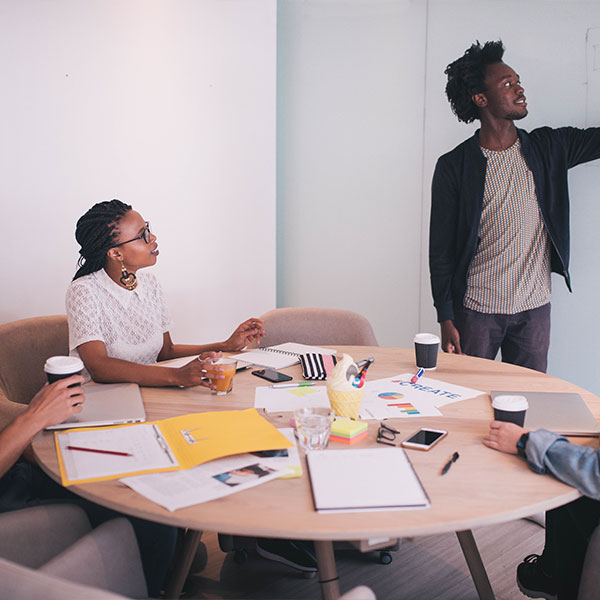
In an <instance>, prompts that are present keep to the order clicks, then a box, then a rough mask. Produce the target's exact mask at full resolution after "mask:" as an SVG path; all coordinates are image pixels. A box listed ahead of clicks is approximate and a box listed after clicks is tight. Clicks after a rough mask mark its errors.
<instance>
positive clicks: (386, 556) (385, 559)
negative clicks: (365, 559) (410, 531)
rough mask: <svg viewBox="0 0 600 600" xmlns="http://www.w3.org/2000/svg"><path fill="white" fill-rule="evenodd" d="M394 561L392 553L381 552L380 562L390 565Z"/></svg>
mask: <svg viewBox="0 0 600 600" xmlns="http://www.w3.org/2000/svg"><path fill="white" fill-rule="evenodd" d="M391 562H392V555H391V554H390V553H389V552H387V551H382V552H380V553H379V563H380V564H382V565H389V564H390V563H391Z"/></svg>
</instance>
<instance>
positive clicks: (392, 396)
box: [377, 392, 404, 400]
mask: <svg viewBox="0 0 600 600" xmlns="http://www.w3.org/2000/svg"><path fill="white" fill-rule="evenodd" d="M377 396H378V397H379V398H383V399H384V400H400V398H404V394H401V393H400V392H382V393H381V394H377Z"/></svg>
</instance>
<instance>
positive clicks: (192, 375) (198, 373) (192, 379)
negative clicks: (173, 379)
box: [177, 352, 224, 390]
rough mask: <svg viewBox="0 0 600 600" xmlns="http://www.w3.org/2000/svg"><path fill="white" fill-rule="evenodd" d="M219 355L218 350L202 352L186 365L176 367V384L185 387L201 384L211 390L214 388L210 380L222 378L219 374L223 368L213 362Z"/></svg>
mask: <svg viewBox="0 0 600 600" xmlns="http://www.w3.org/2000/svg"><path fill="white" fill-rule="evenodd" d="M221 356H222V355H221V353H220V352H202V354H200V356H198V357H197V358H195V359H194V360H192V361H190V362H189V363H188V364H187V365H184V366H183V367H179V368H178V369H177V374H178V385H183V386H186V387H189V386H192V385H202V386H204V387H207V388H209V389H211V390H214V389H216V385H215V384H214V383H213V382H212V381H211V380H215V379H223V378H224V376H223V375H221V371H223V369H222V368H221V367H219V366H218V365H215V364H213V363H215V362H217V361H218V360H219V359H220V358H221ZM209 375H210V379H209Z"/></svg>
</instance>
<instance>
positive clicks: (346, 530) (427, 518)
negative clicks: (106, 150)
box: [33, 347, 600, 540]
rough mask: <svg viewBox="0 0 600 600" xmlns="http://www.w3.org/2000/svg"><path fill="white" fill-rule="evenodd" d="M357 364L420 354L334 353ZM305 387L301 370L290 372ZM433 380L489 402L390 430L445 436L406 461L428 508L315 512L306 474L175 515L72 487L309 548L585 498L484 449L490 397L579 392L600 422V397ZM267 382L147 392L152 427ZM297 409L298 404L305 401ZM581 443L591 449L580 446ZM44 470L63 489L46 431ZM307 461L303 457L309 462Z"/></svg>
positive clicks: (137, 509)
mask: <svg viewBox="0 0 600 600" xmlns="http://www.w3.org/2000/svg"><path fill="white" fill-rule="evenodd" d="M338 351H345V352H347V353H349V354H350V355H351V356H353V357H354V358H355V359H356V360H360V359H363V358H366V357H368V356H375V358H376V360H375V362H374V363H373V365H372V366H371V368H370V369H369V379H370V380H373V379H377V378H384V377H390V376H394V375H399V374H401V373H406V372H411V373H412V372H414V371H415V362H414V352H413V351H412V350H405V349H394V348H380V347H373V348H366V347H338ZM284 371H285V372H287V373H289V374H290V375H293V376H294V379H295V380H298V379H301V373H300V367H299V366H294V367H290V368H288V369H284ZM426 376H427V377H431V378H434V379H437V380H440V381H446V382H449V383H454V384H457V385H463V386H466V387H470V388H475V389H478V390H482V391H483V392H484V394H483V395H481V396H479V397H477V398H474V399H471V400H465V401H463V402H458V403H454V404H449V405H447V406H444V407H442V408H441V411H442V413H443V416H441V417H422V418H399V419H390V420H389V421H388V422H389V423H390V424H392V425H393V426H394V427H396V428H397V429H399V430H400V431H401V435H400V436H398V437H399V439H405V438H406V437H408V436H409V435H410V434H411V433H412V432H414V431H416V430H417V429H419V428H420V427H422V426H426V427H434V428H441V429H447V430H448V431H449V434H448V436H447V437H446V439H445V440H443V441H442V442H440V443H439V444H438V445H437V446H435V447H434V448H433V449H432V450H430V451H429V452H420V451H416V450H408V451H407V452H408V455H409V456H410V459H411V460H412V462H413V465H414V467H415V469H416V471H417V473H418V475H419V477H420V479H421V481H422V483H423V485H424V487H425V489H426V491H427V493H428V495H429V497H430V500H431V508H429V509H427V510H414V511H410V510H409V511H388V512H366V513H365V512H363V513H348V514H318V513H317V512H315V510H314V508H313V503H312V497H311V493H310V482H309V479H308V477H307V475H306V470H305V474H304V475H303V476H302V477H301V478H297V479H285V480H276V481H272V482H269V483H266V484H265V485H260V486H257V487H255V488H252V489H249V490H246V491H243V492H241V493H239V494H232V495H230V496H227V497H225V498H221V499H218V500H214V501H211V502H206V503H203V504H198V505H195V506H191V507H189V508H185V509H181V510H177V511H175V512H169V511H167V510H166V509H164V508H162V507H160V506H158V505H156V504H154V503H153V502H150V501H149V500H147V499H145V498H144V497H142V496H140V495H138V494H137V493H135V492H134V491H132V490H131V489H129V488H128V487H126V486H125V485H123V484H122V483H120V482H118V481H117V480H114V481H108V482H98V483H88V484H83V485H75V486H71V489H72V491H74V492H76V493H77V494H79V495H81V496H83V497H85V498H88V499H90V500H93V501H94V502H97V503H99V504H102V505H104V506H107V507H109V508H113V509H115V510H118V511H121V512H124V513H126V514H129V515H134V516H137V517H142V518H146V519H150V520H153V521H159V522H162V523H168V524H171V525H176V526H180V527H188V528H191V529H195V530H208V531H218V532H221V533H232V534H238V535H251V536H263V537H281V538H296V539H310V540H361V539H367V538H371V537H379V536H381V537H410V536H416V535H425V534H434V533H441V532H449V531H462V530H469V529H472V528H474V527H479V526H482V525H489V524H493V523H500V522H504V521H509V520H512V519H517V518H520V517H524V516H527V515H531V514H534V513H539V512H541V511H543V510H547V509H550V508H554V507H556V506H560V505H562V504H565V503H567V502H569V501H571V500H575V499H576V498H578V497H579V495H580V494H579V493H578V492H577V491H576V490H574V489H573V488H571V487H569V486H566V485H564V484H562V483H560V482H558V481H557V480H556V479H554V478H553V477H550V476H540V475H536V474H535V473H533V472H532V471H530V470H529V468H528V467H527V466H526V464H525V462H524V461H523V460H522V459H521V458H519V457H517V456H514V455H508V454H502V453H500V452H496V451H494V450H490V449H488V448H486V447H485V446H484V445H483V444H482V443H481V440H482V439H483V437H484V436H485V435H486V433H487V431H488V425H489V422H490V421H491V419H492V409H491V407H490V399H489V395H488V394H489V391H490V390H493V389H499V390H521V391H549V390H551V391H554V392H577V393H579V394H581V396H582V397H583V398H584V399H585V401H586V402H587V404H588V406H589V407H590V409H591V410H592V412H593V414H594V416H595V417H596V418H598V417H600V399H598V398H597V397H596V396H594V395H593V394H591V393H590V392H587V391H586V390H584V389H582V388H580V387H578V386H576V385H574V384H571V383H568V382H566V381H564V380H560V379H557V378H555V377H551V376H549V375H544V374H541V373H536V372H534V371H530V370H528V369H524V368H521V367H515V366H512V365H506V364H503V363H500V362H495V361H489V360H483V359H478V358H472V357H467V356H456V355H448V354H440V356H439V361H438V368H437V369H436V370H435V371H432V372H428V373H427V374H426ZM265 384H267V382H265V381H263V380H261V379H259V378H257V377H254V376H252V375H251V373H250V372H249V371H246V372H242V373H239V374H237V375H236V377H235V380H234V390H233V392H232V393H231V394H229V395H228V396H214V395H212V394H211V393H210V392H209V390H207V389H206V388H200V387H199V388H189V389H178V388H176V389H174V388H145V389H143V390H142V394H143V398H144V403H145V406H146V412H147V417H148V420H155V419H162V418H167V417H172V416H176V415H180V414H186V413H192V412H198V411H207V410H232V409H244V408H249V407H252V406H253V403H254V388H255V387H256V386H257V385H265ZM299 402H301V400H299ZM289 418H290V414H289V413H279V414H271V415H270V416H269V419H270V420H271V421H272V422H273V423H274V424H275V425H277V426H281V427H287V426H289ZM376 430H377V423H376V422H374V421H373V422H371V423H370V425H369V437H368V439H367V440H363V441H362V442H360V443H358V444H356V445H353V446H352V447H350V448H348V447H347V446H344V445H341V444H336V443H331V444H330V448H348V451H349V452H351V451H352V449H353V448H361V447H366V446H369V445H376V444H375V434H376ZM577 441H578V443H588V444H590V445H592V444H595V443H596V442H595V441H594V440H589V439H588V440H585V439H584V440H582V439H578V440H577ZM33 447H34V451H35V455H36V458H37V460H38V462H39V463H40V465H41V466H42V468H43V469H44V470H45V471H46V472H47V473H48V474H49V475H50V476H52V477H53V478H54V479H56V480H57V481H60V478H59V471H58V462H57V458H56V451H55V448H54V441H53V434H52V433H49V432H42V433H40V434H39V435H38V436H37V437H36V438H35V440H34V443H33ZM454 451H458V452H459V453H460V459H459V460H458V461H457V462H456V463H455V464H454V465H453V466H452V468H451V470H450V471H449V473H448V474H447V475H445V476H443V477H442V476H440V469H441V467H442V466H443V465H444V463H445V462H446V461H447V460H448V458H449V457H450V456H451V455H452V453H453V452H454ZM303 460H304V459H303Z"/></svg>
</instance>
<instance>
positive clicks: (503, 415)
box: [492, 394, 529, 427]
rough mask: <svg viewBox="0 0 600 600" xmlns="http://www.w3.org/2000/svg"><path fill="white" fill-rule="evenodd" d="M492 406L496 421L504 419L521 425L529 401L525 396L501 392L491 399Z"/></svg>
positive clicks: (523, 421)
mask: <svg viewBox="0 0 600 600" xmlns="http://www.w3.org/2000/svg"><path fill="white" fill-rule="evenodd" d="M492 408H493V409H494V419H496V421H506V422H507V423H514V424H515V425H519V427H523V423H525V414H526V413H527V409H528V408H529V403H528V402H527V398H525V396H519V395H516V394H503V395H501V396H496V397H495V398H494V399H493V400H492Z"/></svg>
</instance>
